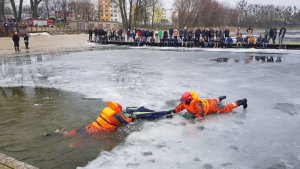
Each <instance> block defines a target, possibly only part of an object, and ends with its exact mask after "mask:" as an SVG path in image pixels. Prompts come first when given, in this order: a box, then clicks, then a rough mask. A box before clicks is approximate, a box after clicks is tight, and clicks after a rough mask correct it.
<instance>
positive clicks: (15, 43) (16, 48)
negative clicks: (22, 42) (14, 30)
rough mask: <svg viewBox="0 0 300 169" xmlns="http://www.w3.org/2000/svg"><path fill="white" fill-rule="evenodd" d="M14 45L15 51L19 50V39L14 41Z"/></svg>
mask: <svg viewBox="0 0 300 169" xmlns="http://www.w3.org/2000/svg"><path fill="white" fill-rule="evenodd" d="M14 47H15V50H16V52H17V51H20V49H19V41H17V42H16V41H14Z"/></svg>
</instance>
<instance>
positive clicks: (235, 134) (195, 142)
mask: <svg viewBox="0 0 300 169" xmlns="http://www.w3.org/2000/svg"><path fill="white" fill-rule="evenodd" d="M299 54H300V51H287V50H257V49H249V50H246V49H241V50H239V49H238V50H235V49H222V50H220V49H217V50H216V49H188V48H184V49H174V48H154V47H153V48H144V47H140V48H131V49H126V48H124V47H122V48H115V47H109V48H106V47H103V50H98V51H86V52H80V53H69V54H64V55H62V56H55V55H43V56H30V58H29V59H30V62H28V57H27V58H26V57H18V58H1V59H0V69H1V73H0V86H20V85H23V86H44V87H55V88H59V89H64V90H69V91H73V92H78V93H82V94H84V95H86V97H87V98H103V99H105V100H107V101H108V100H115V101H117V102H120V103H122V104H123V106H124V107H126V106H146V107H148V108H151V109H154V110H169V109H172V108H173V106H175V104H178V103H179V97H180V94H181V93H182V92H184V91H188V90H195V91H197V92H198V93H199V94H200V96H201V97H218V96H219V95H227V99H226V100H225V102H228V103H229V102H231V101H235V100H237V99H241V98H244V97H247V98H248V102H249V107H248V109H247V110H246V111H243V110H242V108H238V109H236V110H235V111H234V112H233V113H229V114H223V115H221V114H218V115H210V116H208V117H207V118H206V119H205V120H203V121H188V120H186V119H184V118H183V117H181V115H175V117H174V118H173V119H162V120H159V121H155V122H146V123H144V126H143V129H142V130H141V131H136V132H133V133H131V134H130V135H129V137H128V138H127V139H126V142H125V143H124V144H121V145H119V146H117V147H116V148H114V149H113V150H112V151H110V152H102V153H101V154H100V155H99V157H98V158H97V159H95V160H94V161H91V162H90V163H89V164H88V165H87V166H86V167H84V168H88V169H90V168H112V169H114V168H116V169H120V168H145V169H146V168H147V169H148V168H159V169H164V168H166V169H167V168H168V169H169V168H174V169H177V168H178V169H185V168H191V169H194V168H195V169H196V168H204V169H208V168H215V169H219V168H224V169H233V168H239V169H248V168H249V169H250V168H251V169H252V168H255V169H267V168H275V169H276V168H277V169H279V168H294V169H297V168H300V158H299V157H300V130H299V127H300V123H299V120H300V116H299V113H300V109H299V106H300V97H299V96H300V89H299V86H300V78H299V74H300V68H299V65H300V64H299V63H300V58H299ZM266 57H268V58H266ZM271 57H273V59H274V62H270V59H271ZM224 58H226V59H224ZM264 59H265V61H263V60H264ZM267 59H269V61H267ZM26 60H27V61H26ZM276 61H277V62H276Z"/></svg>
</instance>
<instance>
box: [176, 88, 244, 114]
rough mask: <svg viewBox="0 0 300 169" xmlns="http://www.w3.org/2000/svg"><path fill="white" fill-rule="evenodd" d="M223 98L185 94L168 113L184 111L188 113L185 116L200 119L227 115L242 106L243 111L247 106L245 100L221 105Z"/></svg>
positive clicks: (194, 93)
mask: <svg viewBox="0 0 300 169" xmlns="http://www.w3.org/2000/svg"><path fill="white" fill-rule="evenodd" d="M225 98H226V96H220V97H218V98H215V99H202V98H200V97H199V96H198V94H197V93H196V92H194V91H191V92H185V93H183V94H182V95H181V99H180V101H181V103H180V104H179V105H178V106H176V107H175V109H174V110H170V112H172V113H178V112H180V111H182V110H184V109H186V110H187V111H188V113H187V114H186V116H189V117H190V118H198V119H201V118H204V117H205V116H206V115H208V114H214V113H229V112H231V111H232V110H233V109H235V108H237V107H238V106H241V105H242V106H243V108H244V109H246V108H247V106H248V105H247V99H246V98H244V99H242V100H237V101H235V102H233V103H230V104H227V105H223V104H222V102H221V101H222V100H224V99H225Z"/></svg>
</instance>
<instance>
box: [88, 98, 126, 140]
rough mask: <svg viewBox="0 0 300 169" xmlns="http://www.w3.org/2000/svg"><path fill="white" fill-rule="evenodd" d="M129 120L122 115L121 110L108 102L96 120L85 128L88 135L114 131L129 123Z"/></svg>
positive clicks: (113, 103)
mask: <svg viewBox="0 0 300 169" xmlns="http://www.w3.org/2000/svg"><path fill="white" fill-rule="evenodd" d="M131 121H132V120H131V118H127V117H125V116H124V115H123V113H122V110H121V109H120V107H119V106H118V104H117V103H115V102H112V101H110V102H109V103H108V105H107V107H105V108H104V109H103V110H102V112H101V113H100V115H99V116H98V118H97V119H96V120H95V121H93V122H92V123H90V124H89V125H87V126H86V129H87V131H88V133H89V134H93V133H97V132H100V131H114V130H116V129H117V128H118V127H120V126H122V125H126V124H128V123H130V122H131Z"/></svg>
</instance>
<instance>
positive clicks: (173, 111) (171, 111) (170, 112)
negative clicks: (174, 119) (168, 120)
mask: <svg viewBox="0 0 300 169" xmlns="http://www.w3.org/2000/svg"><path fill="white" fill-rule="evenodd" d="M172 113H176V111H175V110H174V109H172V110H169V112H168V114H172Z"/></svg>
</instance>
